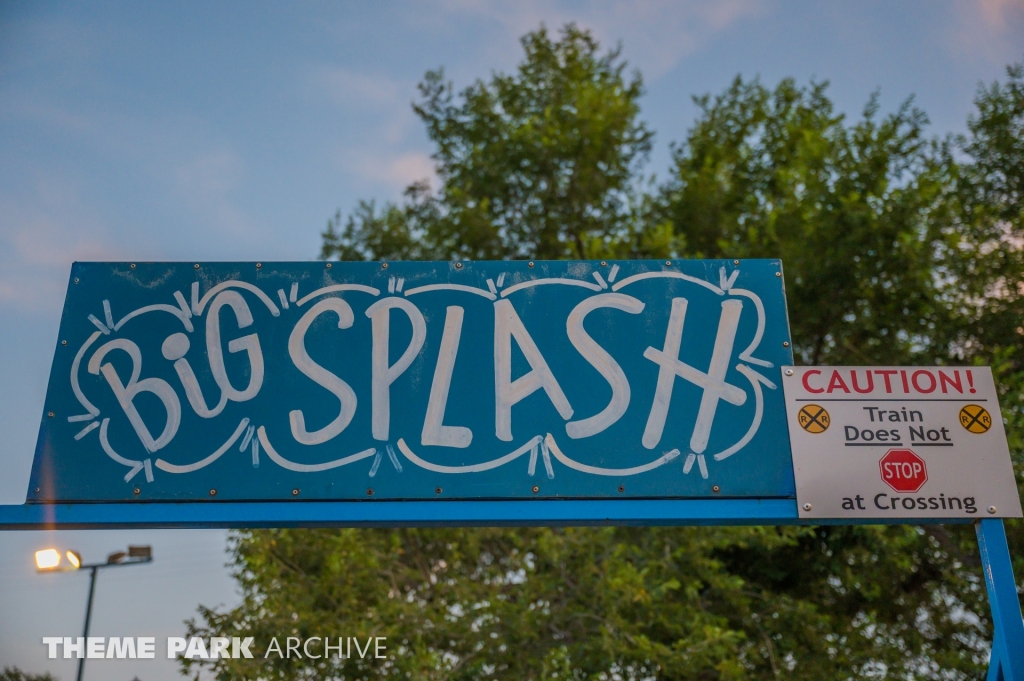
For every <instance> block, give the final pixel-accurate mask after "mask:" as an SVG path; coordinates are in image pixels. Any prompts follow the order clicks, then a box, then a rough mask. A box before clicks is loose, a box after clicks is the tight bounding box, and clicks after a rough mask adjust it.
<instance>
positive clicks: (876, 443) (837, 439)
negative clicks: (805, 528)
mask: <svg viewBox="0 0 1024 681" xmlns="http://www.w3.org/2000/svg"><path fill="white" fill-rule="evenodd" d="M782 373H783V377H782V386H783V389H784V392H785V396H786V411H787V415H788V423H789V434H790V441H791V444H792V448H793V467H794V474H795V477H796V494H797V504H798V509H799V513H800V517H801V518H907V519H912V518H960V517H964V518H982V517H1020V516H1021V504H1020V498H1019V496H1018V495H1017V485H1016V483H1015V481H1014V473H1013V466H1012V464H1011V462H1010V452H1009V448H1008V447H1007V443H1006V433H1005V432H1004V430H1003V422H1002V419H1001V418H1000V417H999V403H998V399H997V394H996V389H995V384H994V382H993V380H992V371H991V369H989V368H988V367H785V368H784V370H783V372H782Z"/></svg>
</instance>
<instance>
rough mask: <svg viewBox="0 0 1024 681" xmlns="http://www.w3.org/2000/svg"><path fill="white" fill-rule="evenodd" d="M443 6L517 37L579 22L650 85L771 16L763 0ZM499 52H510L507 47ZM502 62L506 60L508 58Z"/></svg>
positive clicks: (446, 1)
mask: <svg viewBox="0 0 1024 681" xmlns="http://www.w3.org/2000/svg"><path fill="white" fill-rule="evenodd" d="M441 4H442V6H443V7H444V8H445V10H447V12H448V13H450V14H456V15H464V14H475V15H477V16H480V17H483V18H485V19H487V20H490V21H493V22H497V23H499V24H501V25H502V26H504V27H505V29H506V30H507V32H508V34H509V35H510V36H511V37H514V38H518V37H520V36H522V35H523V34H524V33H526V32H528V31H532V30H535V29H536V28H537V27H538V26H539V25H540V24H541V23H544V24H546V25H547V26H548V27H549V28H550V29H553V30H557V29H558V28H560V27H561V26H563V25H564V24H566V23H568V22H570V21H575V22H576V23H577V24H578V25H580V26H582V27H584V28H589V29H591V30H592V31H593V33H594V35H595V37H597V38H598V39H599V40H600V41H601V42H602V44H603V45H605V46H606V47H612V46H614V45H616V44H617V43H619V42H620V41H621V42H622V44H623V47H624V49H625V54H626V55H627V57H628V59H629V61H630V63H632V64H633V65H634V66H637V67H639V68H640V70H641V71H642V72H643V73H644V75H645V76H646V77H647V78H649V79H650V80H656V79H658V78H660V77H661V76H663V75H665V74H666V73H668V72H669V71H671V70H672V69H673V68H675V67H676V66H677V65H678V64H679V63H680V62H681V61H682V60H683V59H685V58H686V57H688V56H689V55H691V54H694V53H695V52H697V51H699V50H700V49H702V48H703V47H705V46H706V45H707V44H708V43H709V42H710V41H711V40H712V39H713V38H714V36H715V35H716V34H718V33H720V32H722V31H724V30H725V29H727V28H729V27H731V26H732V25H734V24H736V23H737V22H739V21H742V20H745V19H749V18H754V17H757V16H759V15H761V14H763V13H764V12H765V11H766V3H765V2H764V0H696V1H692V2H685V3H683V2H678V1H673V0H634V1H623V2H607V3H592V4H587V5H572V6H569V4H568V3H566V2H557V1H556V0H532V1H530V0H524V1H522V2H516V3H494V2H488V1H486V0H441ZM500 49H502V50H503V51H505V52H506V53H507V49H506V48H505V46H504V45H503V46H501V48H500ZM501 61H507V54H506V58H505V59H502V60H501Z"/></svg>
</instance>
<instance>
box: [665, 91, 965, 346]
mask: <svg viewBox="0 0 1024 681" xmlns="http://www.w3.org/2000/svg"><path fill="white" fill-rule="evenodd" d="M696 102H697V104H698V105H699V106H700V109H701V111H702V115H701V116H700V118H699V120H698V122H697V124H696V125H695V126H694V127H693V128H692V129H691V131H690V133H689V135H688V136H687V139H686V142H685V143H684V144H683V145H681V146H679V147H677V148H676V150H675V163H674V169H673V174H672V177H671V180H670V181H669V183H668V184H667V185H666V186H665V187H664V188H663V189H662V193H661V201H660V204H661V205H660V207H659V209H658V211H657V214H658V215H659V216H660V217H661V218H662V219H663V220H667V221H669V222H671V224H672V225H673V226H674V227H675V230H676V232H677V233H679V234H681V235H683V236H684V237H685V240H686V243H687V244H688V245H689V252H690V254H692V255H694V256H697V257H713V258H720V257H729V258H751V257H752V258H764V257H773V258H775V257H781V258H782V260H783V263H784V266H785V268H786V288H787V291H786V294H787V300H788V304H789V310H790V321H791V324H792V328H793V337H794V339H795V340H796V343H795V349H796V350H797V352H799V354H800V356H801V357H802V358H803V359H804V360H805V361H806V362H808V363H810V364H823V363H824V364H879V363H889V364H910V363H915V362H917V363H920V362H922V361H924V362H926V363H931V362H932V361H934V359H933V358H935V357H936V356H944V355H945V354H946V348H945V346H944V345H943V341H944V338H943V337H942V336H941V333H940V330H941V329H943V328H945V327H946V326H947V322H946V318H947V317H948V310H947V309H946V307H945V305H944V304H943V303H944V300H943V297H942V295H941V293H942V291H941V283H942V282H941V280H937V279H936V278H935V276H934V272H935V270H936V267H937V265H938V264H939V263H940V257H941V254H942V253H943V252H944V246H945V239H946V235H945V233H944V232H943V230H942V227H943V225H944V224H945V222H946V221H947V220H948V217H947V216H946V213H947V212H948V207H947V205H946V202H944V201H943V198H944V188H945V185H944V183H943V180H944V179H945V168H944V167H943V164H942V163H941V162H940V161H941V159H940V160H935V159H933V158H932V155H933V154H932V149H931V146H930V145H929V144H928V143H927V141H926V140H925V138H924V135H923V126H924V124H925V122H926V118H925V116H924V114H923V113H922V112H921V111H919V110H917V109H914V108H913V107H911V105H910V103H909V102H907V103H906V104H904V105H903V106H902V107H901V108H900V109H899V110H898V111H897V112H895V113H893V114H891V115H889V116H885V117H883V118H881V119H879V117H878V105H877V99H876V98H875V97H872V98H871V100H870V101H869V102H868V105H867V107H866V108H865V111H864V116H863V118H862V119H861V120H860V121H858V122H856V123H855V124H853V125H847V124H846V123H845V121H844V119H843V117H842V116H840V115H837V114H836V113H835V112H834V111H833V106H832V102H831V101H830V100H829V99H828V97H827V96H826V84H824V83H812V84H811V86H810V87H808V88H798V87H796V85H795V84H794V83H793V82H792V81H790V80H784V81H782V83H780V84H779V86H778V87H777V88H775V89H774V90H769V89H768V88H766V87H764V86H763V85H761V84H760V83H759V82H757V81H754V82H752V83H745V82H743V81H742V80H741V79H739V78H737V79H736V80H735V81H734V82H733V84H732V85H731V86H730V87H729V88H728V89H727V90H726V91H725V92H724V93H723V94H721V95H719V96H718V97H715V98H714V99H712V98H710V97H709V96H704V97H699V98H697V99H696ZM823 301H828V304H823Z"/></svg>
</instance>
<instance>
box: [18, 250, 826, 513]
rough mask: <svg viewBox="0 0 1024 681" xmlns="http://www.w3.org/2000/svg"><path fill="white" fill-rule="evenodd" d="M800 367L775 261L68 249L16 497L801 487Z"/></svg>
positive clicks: (585, 494) (336, 496)
mask: <svg viewBox="0 0 1024 681" xmlns="http://www.w3.org/2000/svg"><path fill="white" fill-rule="evenodd" d="M791 363H792V354H791V351H790V337H789V324H788V320H787V317H786V307H785V298H784V294H783V286H782V277H781V263H780V262H779V261H777V260H745V261H732V260H729V261H724V260H723V261H668V262H654V261H632V262H618V263H613V262H536V263H532V262H531V263H527V262H466V263H448V262H444V263H437V262H434V263H412V262H401V263H324V262H315V263H195V264H194V263H137V264H133V263H77V264H75V265H74V267H73V269H72V273H71V282H70V284H69V289H68V297H67V302H66V304H65V308H64V316H63V319H62V320H61V327H60V340H59V343H58V345H57V350H56V355H55V358H54V362H53V369H52V372H51V378H50V384H49V388H48V391H47V396H46V407H45V412H44V416H43V419H42V426H41V429H40V434H39V440H38V446H37V451H36V458H35V463H34V466H33V471H32V478H31V485H30V488H29V493H28V501H29V503H47V502H51V503H52V502H65V501H129V502H134V501H141V502H144V501H172V500H182V501H203V502H207V503H210V502H213V503H216V502H224V501H259V500H289V501H291V500H299V501H303V500H365V501H367V502H371V503H372V502H375V501H378V500H382V499H384V500H403V499H406V500H415V499H488V498H490V499H515V498H526V499H532V498H593V497H598V498H600V497H606V498H607V497H611V498H619V497H634V498H635V497H648V498H651V497H656V498H665V497H703V496H708V497H710V496H715V495H717V496H720V497H726V496H728V497H758V498H764V497H774V498H792V496H793V494H794V489H793V474H792V464H791V460H790V455H789V447H788V442H787V437H786V427H785V422H786V417H785V405H784V403H783V398H782V391H781V388H780V373H779V372H780V370H779V367H780V366H782V365H783V364H791ZM819 418H820V415H819Z"/></svg>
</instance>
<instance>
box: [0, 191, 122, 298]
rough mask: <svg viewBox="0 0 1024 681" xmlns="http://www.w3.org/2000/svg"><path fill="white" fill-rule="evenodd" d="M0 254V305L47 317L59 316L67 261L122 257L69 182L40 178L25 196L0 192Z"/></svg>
mask: <svg viewBox="0 0 1024 681" xmlns="http://www.w3.org/2000/svg"><path fill="white" fill-rule="evenodd" d="M0 254H2V255H0V305H3V306H11V307H13V308H14V309H17V310H21V311H26V312H31V313H36V314H38V315H40V316H43V317H49V318H53V317H54V316H59V315H60V309H61V303H62V301H63V299H64V293H65V288H66V286H67V277H68V272H69V271H70V269H71V263H72V262H74V261H76V260H121V259H124V257H125V252H124V249H123V247H122V246H121V245H119V244H118V241H117V240H116V239H114V238H113V237H112V236H111V235H109V233H108V232H107V230H106V229H105V228H104V227H103V225H101V224H100V223H99V222H98V221H96V220H95V219H93V218H91V217H90V216H89V215H88V211H87V210H85V209H84V208H83V207H82V205H81V203H80V201H79V200H78V197H77V192H76V191H75V187H74V186H73V185H69V184H67V183H62V182H59V181H54V180H48V181H47V180H41V179H40V180H37V182H36V186H35V192H34V193H33V194H32V195H30V196H28V197H13V196H10V195H4V196H0Z"/></svg>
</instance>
